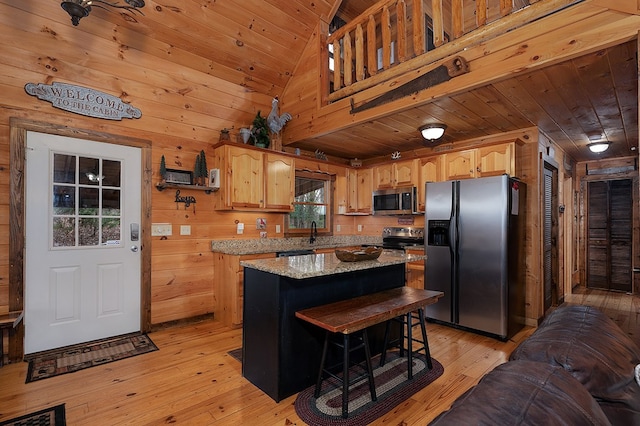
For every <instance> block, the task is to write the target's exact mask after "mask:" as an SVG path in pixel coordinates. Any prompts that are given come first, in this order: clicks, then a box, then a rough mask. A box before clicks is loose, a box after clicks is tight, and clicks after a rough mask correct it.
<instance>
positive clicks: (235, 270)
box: [213, 253, 276, 327]
mask: <svg viewBox="0 0 640 426" xmlns="http://www.w3.org/2000/svg"><path fill="white" fill-rule="evenodd" d="M274 257H276V254H275V253H260V254H247V255H231V254H224V253H214V258H213V272H214V276H215V278H214V295H215V296H216V298H217V300H218V310H217V311H216V312H214V317H215V318H216V319H217V320H219V321H220V322H221V323H222V324H224V325H226V326H227V327H239V326H241V325H242V312H243V303H244V285H243V284H244V267H242V266H240V262H241V261H244V260H255V259H269V258H274Z"/></svg>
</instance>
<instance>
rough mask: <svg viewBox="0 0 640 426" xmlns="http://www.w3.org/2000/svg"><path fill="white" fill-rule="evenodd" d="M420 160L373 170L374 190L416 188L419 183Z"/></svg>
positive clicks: (383, 166)
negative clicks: (403, 187)
mask: <svg viewBox="0 0 640 426" xmlns="http://www.w3.org/2000/svg"><path fill="white" fill-rule="evenodd" d="M418 169H419V160H418V159H415V160H409V161H399V162H397V163H388V164H381V165H379V166H376V167H374V168H373V179H374V183H373V187H374V189H387V188H397V187H401V186H415V185H417V184H418V183H419V179H418V173H419V171H418Z"/></svg>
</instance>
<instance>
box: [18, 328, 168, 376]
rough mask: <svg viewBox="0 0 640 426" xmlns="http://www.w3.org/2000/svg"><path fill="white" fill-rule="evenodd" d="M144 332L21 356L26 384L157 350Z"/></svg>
mask: <svg viewBox="0 0 640 426" xmlns="http://www.w3.org/2000/svg"><path fill="white" fill-rule="evenodd" d="M157 350H158V347H157V346H156V345H155V343H153V341H151V339H150V338H149V336H147V335H146V334H144V333H129V334H123V335H121V336H115V337H109V338H106V339H101V340H94V341H92V342H87V343H81V344H77V345H72V346H65V347H64V348H58V349H52V350H50V351H43V352H36V353H34V354H29V355H26V356H25V357H24V360H25V361H26V362H28V363H29V369H28V371H27V379H26V383H30V382H35V381H36V380H42V379H46V378H49V377H54V376H59V375H61V374H67V373H73V372H74V371H79V370H83V369H85V368H89V367H95V366H97V365H102V364H107V363H109V362H113V361H117V360H120V359H125V358H130V357H133V356H136V355H142V354H145V353H148V352H153V351H157Z"/></svg>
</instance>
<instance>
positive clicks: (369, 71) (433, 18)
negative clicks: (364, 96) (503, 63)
mask: <svg viewBox="0 0 640 426" xmlns="http://www.w3.org/2000/svg"><path fill="white" fill-rule="evenodd" d="M537 1H539V0H475V1H469V0H450V1H446V2H443V0H383V1H380V2H378V3H376V4H375V5H373V6H372V7H370V8H369V9H367V10H366V11H365V12H364V13H362V14H361V15H360V16H358V17H357V18H356V19H354V20H352V21H351V22H349V23H347V24H346V25H344V26H343V27H341V28H339V29H337V30H336V31H335V32H334V33H332V34H330V35H329V37H328V38H327V45H328V49H326V50H325V52H326V54H327V55H328V57H327V58H326V61H325V62H324V63H325V64H328V66H329V76H331V77H330V82H329V88H330V89H329V92H330V93H329V94H328V96H327V100H328V101H329V102H331V101H335V100H338V99H341V98H344V97H346V96H348V95H349V94H351V93H353V90H349V88H350V86H352V85H354V84H355V83H358V82H360V81H364V80H366V79H367V78H370V77H372V76H375V75H376V74H378V73H381V72H384V71H386V70H388V69H390V68H392V67H393V66H396V65H398V64H400V63H403V62H405V61H407V60H409V59H412V58H415V57H416V56H419V55H422V54H424V53H425V52H428V51H431V50H434V49H437V48H438V47H440V46H442V45H443V44H445V43H448V42H450V41H452V40H455V39H457V38H459V37H461V36H463V35H465V34H467V33H469V32H471V31H473V30H476V29H478V28H481V27H483V26H485V25H487V24H488V23H490V22H492V21H495V20H498V19H500V18H501V17H504V16H507V15H510V14H511V13H513V12H514V11H516V10H519V9H522V8H524V7H525V6H528V5H529V4H532V3H535V2H537ZM443 5H444V6H445V7H443ZM473 5H475V7H473Z"/></svg>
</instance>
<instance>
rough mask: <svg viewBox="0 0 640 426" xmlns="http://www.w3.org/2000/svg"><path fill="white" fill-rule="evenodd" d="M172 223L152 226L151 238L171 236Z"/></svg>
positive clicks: (153, 224)
mask: <svg viewBox="0 0 640 426" xmlns="http://www.w3.org/2000/svg"><path fill="white" fill-rule="evenodd" d="M171 233H172V231H171V224H170V223H152V224H151V236H152V237H165V236H169V235H171Z"/></svg>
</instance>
